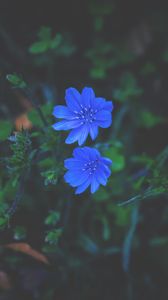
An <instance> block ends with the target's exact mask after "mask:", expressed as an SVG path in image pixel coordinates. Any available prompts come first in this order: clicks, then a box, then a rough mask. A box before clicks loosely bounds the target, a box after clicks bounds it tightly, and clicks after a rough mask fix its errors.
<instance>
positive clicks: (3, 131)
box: [0, 121, 13, 141]
mask: <svg viewBox="0 0 168 300" xmlns="http://www.w3.org/2000/svg"><path fill="white" fill-rule="evenodd" d="M12 127H13V126H12V122H9V121H0V141H4V140H6V139H7V138H8V137H9V136H10V134H11V131H12Z"/></svg>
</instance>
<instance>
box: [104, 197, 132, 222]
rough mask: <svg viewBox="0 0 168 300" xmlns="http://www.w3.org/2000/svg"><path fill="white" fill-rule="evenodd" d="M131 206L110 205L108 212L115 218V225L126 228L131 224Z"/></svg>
mask: <svg viewBox="0 0 168 300" xmlns="http://www.w3.org/2000/svg"><path fill="white" fill-rule="evenodd" d="M131 209H132V208H131V206H127V207H122V206H118V205H116V204H114V203H109V204H108V206H107V211H108V213H110V214H113V215H114V216H115V224H116V225H117V226H123V227H124V226H126V225H127V224H128V223H129V219H130V213H131Z"/></svg>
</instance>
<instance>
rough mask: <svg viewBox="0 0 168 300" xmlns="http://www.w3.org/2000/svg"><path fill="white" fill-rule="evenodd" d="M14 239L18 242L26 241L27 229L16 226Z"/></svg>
mask: <svg viewBox="0 0 168 300" xmlns="http://www.w3.org/2000/svg"><path fill="white" fill-rule="evenodd" d="M13 237H14V239H15V240H16V241H20V240H24V239H25V238H26V228H25V227H23V226H16V227H15V228H14V235H13Z"/></svg>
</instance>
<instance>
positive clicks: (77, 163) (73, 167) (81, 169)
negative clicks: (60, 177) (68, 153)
mask: <svg viewBox="0 0 168 300" xmlns="http://www.w3.org/2000/svg"><path fill="white" fill-rule="evenodd" d="M73 156H74V157H73V158H68V159H66V160H65V162H64V163H65V168H66V169H68V171H67V172H66V174H65V175H64V179H65V181H66V182H67V183H69V184H70V185H71V186H72V187H76V188H77V189H76V192H75V193H76V194H80V193H82V192H84V191H85V190H86V189H87V188H88V187H89V185H90V186H91V188H90V189H91V193H94V192H96V191H97V189H98V188H99V185H100V184H102V185H106V184H107V179H108V177H109V176H110V174H111V171H110V169H109V167H110V165H111V163H112V161H111V160H110V159H108V158H106V157H102V156H101V155H100V153H99V151H97V150H96V149H93V148H90V147H83V148H76V149H75V150H74V151H73Z"/></svg>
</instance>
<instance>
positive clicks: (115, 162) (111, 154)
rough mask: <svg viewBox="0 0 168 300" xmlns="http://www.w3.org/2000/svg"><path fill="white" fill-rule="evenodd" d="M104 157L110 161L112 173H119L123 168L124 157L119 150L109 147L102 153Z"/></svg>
mask: <svg viewBox="0 0 168 300" xmlns="http://www.w3.org/2000/svg"><path fill="white" fill-rule="evenodd" d="M104 155H105V156H107V157H108V158H110V159H111V160H112V171H113V172H120V171H122V170H123V169H124V168H125V157H124V155H123V154H122V150H121V149H120V148H117V147H114V146H111V147H109V148H108V149H106V150H105V151H104Z"/></svg>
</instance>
